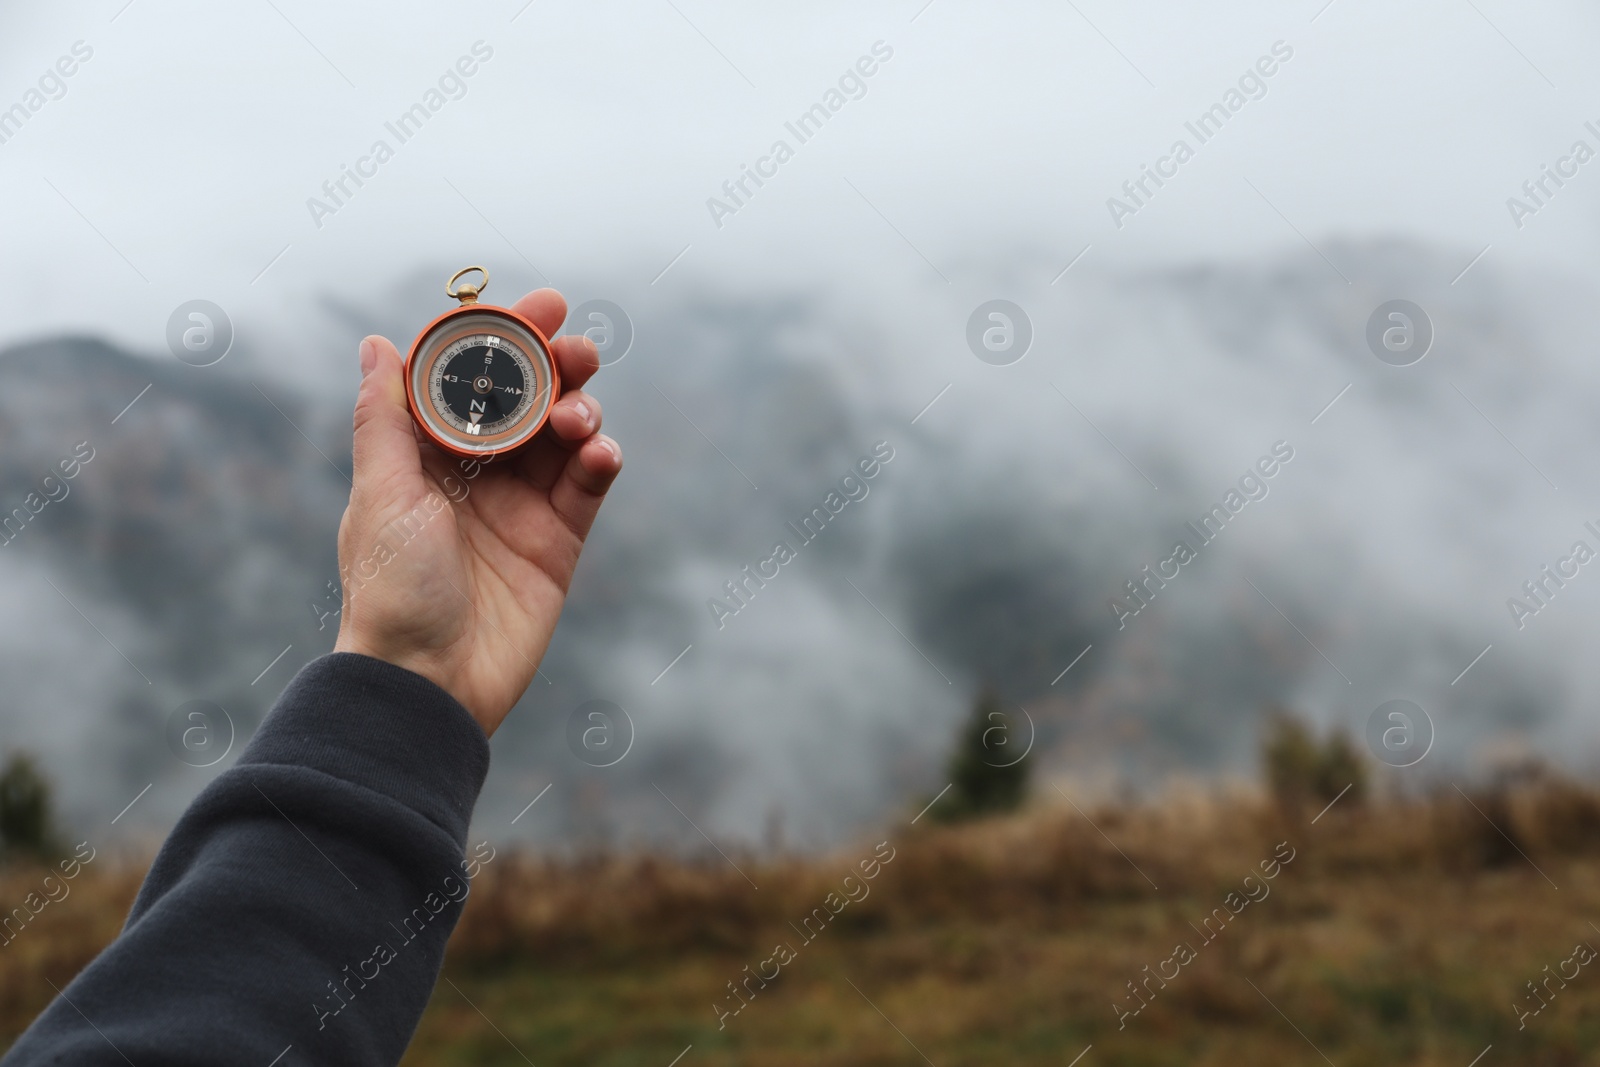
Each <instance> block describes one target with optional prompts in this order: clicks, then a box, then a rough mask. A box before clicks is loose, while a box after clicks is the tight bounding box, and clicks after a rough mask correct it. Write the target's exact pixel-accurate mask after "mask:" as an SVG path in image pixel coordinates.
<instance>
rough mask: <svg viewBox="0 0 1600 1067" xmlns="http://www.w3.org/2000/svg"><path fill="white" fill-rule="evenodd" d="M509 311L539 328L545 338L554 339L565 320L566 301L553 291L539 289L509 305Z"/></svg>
mask: <svg viewBox="0 0 1600 1067" xmlns="http://www.w3.org/2000/svg"><path fill="white" fill-rule="evenodd" d="M511 310H512V311H515V312H516V313H517V314H518V315H521V316H522V317H523V318H525V319H527V320H528V321H529V322H531V323H533V324H534V325H535V326H537V327H539V332H540V333H542V334H544V335H545V337H547V338H549V337H554V336H555V335H556V331H557V330H559V329H561V324H562V323H563V322H565V321H566V319H567V299H566V297H564V296H562V295H561V294H560V293H558V292H556V291H555V290H554V289H539V290H536V291H534V292H531V293H529V294H528V295H527V296H525V297H523V298H522V299H521V300H518V301H517V302H516V303H515V304H512V305H511Z"/></svg>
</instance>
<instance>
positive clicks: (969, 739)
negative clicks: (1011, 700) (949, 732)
mask: <svg viewBox="0 0 1600 1067" xmlns="http://www.w3.org/2000/svg"><path fill="white" fill-rule="evenodd" d="M1030 733H1031V730H1028V729H1027V728H1026V724H1025V723H1024V721H1023V720H1022V717H1021V716H1019V715H1017V714H1016V713H1015V712H1014V711H1011V710H1008V709H1007V708H1006V707H1005V705H1003V704H1001V703H1000V698H999V697H998V696H996V695H995V694H994V693H993V692H992V691H990V690H988V689H985V690H984V691H983V692H982V693H980V694H979V695H978V699H977V700H976V702H975V703H974V704H973V708H972V714H971V716H970V717H968V719H967V721H966V723H965V724H964V725H963V726H962V729H961V733H960V734H959V735H958V736H957V738H956V746H955V750H954V751H953V752H952V753H951V754H950V763H949V775H950V782H951V788H950V795H949V796H948V797H946V798H945V799H944V800H943V801H941V802H940V803H939V804H938V805H937V807H935V809H934V810H935V811H936V812H938V813H939V818H940V819H941V820H943V821H945V822H952V821H955V820H958V819H971V818H977V817H979V816H982V815H989V814H992V813H996V812H1003V811H1013V810H1015V809H1016V808H1017V807H1019V806H1020V805H1021V804H1022V800H1023V797H1024V795H1025V794H1026V793H1027V787H1028V763H1027V760H1026V759H1025V758H1023V757H1024V752H1025V751H1026V750H1027V746H1028V744H1029V743H1030V740H1031V738H1030V737H1029V734H1030Z"/></svg>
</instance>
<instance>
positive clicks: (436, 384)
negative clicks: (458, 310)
mask: <svg viewBox="0 0 1600 1067" xmlns="http://www.w3.org/2000/svg"><path fill="white" fill-rule="evenodd" d="M428 378H429V381H428V396H429V397H430V398H431V399H432V400H433V408H434V410H435V411H437V412H438V413H439V416H440V418H442V419H443V420H444V421H445V422H446V423H448V424H449V425H450V426H452V427H454V428H455V429H456V430H458V431H459V432H461V433H464V434H467V435H468V436H471V437H480V436H483V435H493V434H498V433H503V432H504V431H506V430H508V429H510V428H511V427H512V426H513V425H514V424H515V423H516V422H517V421H518V420H520V419H521V418H522V417H523V416H524V415H526V414H527V413H528V410H529V409H530V408H531V407H532V406H533V396H534V393H535V392H536V391H537V390H538V385H537V384H536V375H535V374H534V370H533V363H532V361H531V360H529V358H528V354H527V353H526V352H524V351H522V349H521V348H520V347H518V346H517V345H516V344H515V343H514V342H512V341H510V340H508V339H506V338H504V337H500V336H497V335H495V334H492V333H475V334H469V335H468V336H466V337H463V338H461V339H460V340H458V341H453V342H451V343H450V344H449V345H447V346H446V347H445V349H444V351H442V352H440V353H439V358H438V359H437V360H435V361H434V364H433V371H432V373H431V374H429V376H428Z"/></svg>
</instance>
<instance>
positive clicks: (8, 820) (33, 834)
mask: <svg viewBox="0 0 1600 1067" xmlns="http://www.w3.org/2000/svg"><path fill="white" fill-rule="evenodd" d="M56 851H57V849H56V841H55V829H54V820H53V817H52V814H51V801H50V783H49V781H48V780H47V779H46V778H45V776H44V774H43V773H42V772H40V770H39V768H38V765H37V764H36V763H35V762H34V760H33V757H32V756H30V755H28V754H27V753H25V752H18V753H16V754H15V755H13V756H12V757H11V759H10V760H9V761H7V763H6V765H5V768H4V770H0V857H3V858H5V859H7V860H12V859H17V858H19V857H22V856H31V857H33V858H36V859H46V858H48V857H49V856H51V855H52V854H54V853H55V852H56Z"/></svg>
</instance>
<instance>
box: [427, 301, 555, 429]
mask: <svg viewBox="0 0 1600 1067" xmlns="http://www.w3.org/2000/svg"><path fill="white" fill-rule="evenodd" d="M555 382H556V375H555V363H554V361H553V360H552V359H551V358H550V350H549V347H548V346H547V344H546V343H545V340H544V338H543V336H541V335H540V334H539V333H538V332H537V331H536V330H534V329H533V328H532V327H530V326H528V325H527V324H526V322H525V321H524V320H523V319H521V318H519V317H518V316H516V315H515V314H513V313H511V312H508V311H505V310H504V309H501V308H491V307H486V306H482V305H477V306H473V307H471V308H462V309H460V310H458V311H456V312H453V313H451V314H450V315H446V316H444V317H443V318H441V319H440V320H439V321H437V322H435V323H434V325H433V326H432V327H430V328H429V329H428V330H427V331H426V332H425V333H424V334H423V336H422V337H420V338H419V339H418V341H417V344H416V346H415V348H414V349H413V351H412V356H411V359H410V363H409V366H408V367H407V373H406V391H407V393H408V394H409V395H410V398H411V401H412V410H413V412H414V413H415V415H416V417H417V420H418V422H420V423H421V425H422V428H423V429H424V430H425V431H426V432H427V434H428V436H429V437H430V438H432V439H433V441H434V443H435V444H437V445H438V446H439V447H440V448H442V449H444V450H445V451H446V452H452V453H455V454H456V455H460V456H491V457H492V456H495V455H500V454H503V453H508V452H512V451H514V450H516V449H518V448H520V447H522V446H523V445H524V444H526V443H527V442H528V441H530V440H531V439H532V438H533V435H534V434H536V433H538V431H539V429H540V427H542V426H543V425H544V421H545V417H546V416H547V415H548V414H549V413H550V405H551V404H552V403H553V401H554V400H555V393H554V389H553V387H554V386H555Z"/></svg>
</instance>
